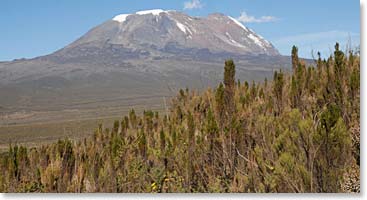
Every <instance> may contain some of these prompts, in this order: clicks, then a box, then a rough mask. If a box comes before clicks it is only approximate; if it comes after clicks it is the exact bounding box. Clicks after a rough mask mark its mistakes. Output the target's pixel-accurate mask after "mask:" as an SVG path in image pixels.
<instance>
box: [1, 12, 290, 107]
mask: <svg viewBox="0 0 367 200" xmlns="http://www.w3.org/2000/svg"><path fill="white" fill-rule="evenodd" d="M227 58H233V59H234V60H235V61H236V63H238V73H237V74H238V77H237V78H239V79H242V80H244V79H245V80H263V78H264V77H269V76H271V75H272V71H273V70H274V69H277V68H280V67H281V68H285V69H288V68H289V58H288V57H283V56H280V55H279V53H278V51H277V50H276V49H275V48H274V47H273V45H272V44H271V43H270V42H268V41H266V40H265V39H263V38H262V37H261V36H259V35H257V34H256V33H255V32H254V31H252V30H250V29H249V28H247V27H245V26H244V25H242V24H241V23H239V22H238V21H236V20H235V19H233V18H231V17H229V16H225V15H223V14H219V13H214V14H210V15H208V16H207V17H192V16H189V15H186V14H184V13H181V12H177V11H164V10H159V9H158V10H148V11H139V12H136V13H135V14H122V15H117V16H115V17H113V18H112V19H110V20H107V21H106V22H104V23H102V24H101V25H98V26H96V27H94V28H93V29H91V30H90V31H88V32H87V33H86V34H85V35H83V36H82V37H80V38H79V39H77V40H76V41H75V42H73V43H71V44H69V45H67V46H66V47H64V48H62V49H60V50H58V51H56V52H54V53H52V54H50V55H45V56H40V57H37V58H33V59H24V60H16V61H12V62H2V63H0V92H1V93H5V94H7V97H6V98H1V99H0V106H1V107H0V112H5V113H8V112H13V111H19V110H35V109H36V110H49V109H52V110H59V109H70V108H75V109H81V108H85V107H87V108H88V109H95V108H96V107H99V106H100V104H98V103H92V104H85V102H86V101H87V102H114V103H113V105H115V104H117V100H116V99H119V100H118V101H119V102H120V101H121V98H122V97H123V98H125V97H126V98H129V99H131V98H132V99H133V98H142V97H151V96H159V98H158V99H156V100H155V101H152V102H154V104H162V99H161V97H162V96H170V95H172V94H174V92H175V91H177V89H179V88H184V87H190V88H197V89H201V88H205V87H207V86H213V85H215V84H217V83H218V80H220V79H221V75H220V71H221V70H222V64H223V62H224V60H225V59H227ZM102 97H103V98H102ZM106 97H108V99H106ZM152 102H151V101H147V102H140V103H138V104H140V105H141V104H142V105H147V106H149V105H151V104H152ZM120 104H123V105H127V104H129V105H130V106H131V100H130V101H129V103H127V102H120ZM120 104H119V105H120ZM104 105H106V106H112V104H111V103H104ZM134 105H135V104H134Z"/></svg>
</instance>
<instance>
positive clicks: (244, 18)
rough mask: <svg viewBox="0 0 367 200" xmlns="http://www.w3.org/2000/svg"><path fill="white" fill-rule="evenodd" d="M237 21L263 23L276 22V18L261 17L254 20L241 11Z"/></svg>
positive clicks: (253, 17)
mask: <svg viewBox="0 0 367 200" xmlns="http://www.w3.org/2000/svg"><path fill="white" fill-rule="evenodd" d="M237 20H238V21H240V22H243V23H264V22H274V21H277V20H278V18H276V17H274V16H261V17H259V18H256V17H255V16H251V15H248V14H247V13H246V12H244V11H243V12H242V13H241V16H239V17H238V18H237Z"/></svg>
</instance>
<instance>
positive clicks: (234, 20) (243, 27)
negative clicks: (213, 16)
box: [228, 16, 248, 31]
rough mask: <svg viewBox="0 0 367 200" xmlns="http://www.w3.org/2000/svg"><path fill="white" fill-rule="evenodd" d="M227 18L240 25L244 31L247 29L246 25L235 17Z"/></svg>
mask: <svg viewBox="0 0 367 200" xmlns="http://www.w3.org/2000/svg"><path fill="white" fill-rule="evenodd" d="M228 17H229V19H231V20H232V21H233V22H234V23H236V24H237V25H238V26H240V27H241V28H242V29H244V30H245V31H248V29H247V28H246V26H244V25H243V24H242V23H241V22H239V21H237V20H236V19H235V18H233V17H231V16H228Z"/></svg>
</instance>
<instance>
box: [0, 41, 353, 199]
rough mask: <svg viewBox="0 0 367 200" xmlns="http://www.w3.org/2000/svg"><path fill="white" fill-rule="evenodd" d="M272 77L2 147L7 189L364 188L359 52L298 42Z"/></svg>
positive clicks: (231, 79) (227, 80)
mask: <svg viewBox="0 0 367 200" xmlns="http://www.w3.org/2000/svg"><path fill="white" fill-rule="evenodd" d="M292 66H293V69H292V73H291V74H287V73H284V72H282V71H279V72H274V78H273V81H267V80H265V81H264V82H263V83H255V82H252V83H251V84H249V83H247V82H244V83H241V82H240V81H235V65H234V63H233V61H232V60H227V61H226V62H225V67H224V79H223V83H220V84H219V86H218V87H217V88H216V89H214V90H212V89H208V90H207V91H205V92H203V93H202V94H198V93H197V92H195V91H189V90H188V89H186V90H185V91H184V90H180V92H179V94H178V95H177V97H175V98H174V99H172V103H171V107H170V111H167V112H165V113H164V115H163V116H161V115H162V113H161V114H159V113H158V112H153V111H150V110H149V111H144V113H143V115H142V116H138V115H137V114H136V113H135V111H134V110H131V112H130V113H129V116H124V117H123V118H122V119H121V120H118V121H115V123H114V126H113V128H112V130H109V129H103V127H102V125H100V126H99V128H98V129H97V130H96V131H95V133H94V135H93V137H91V138H86V139H84V140H81V141H78V142H76V141H71V140H68V139H65V140H60V141H59V142H57V143H54V144H51V145H46V146H42V147H37V148H26V147H23V146H17V145H10V147H9V150H8V152H6V153H3V154H2V155H1V156H0V161H1V162H0V169H1V171H2V173H0V191H1V192H359V175H360V172H359V170H360V153H359V151H360V146H359V139H360V128H359V127H360V98H359V93H360V81H359V78H360V76H359V74H360V60H359V53H353V52H348V53H347V54H345V53H343V52H342V51H340V50H339V45H338V44H336V46H335V51H334V55H333V56H331V57H329V58H328V59H327V60H322V59H321V58H320V55H319V58H318V59H317V60H315V64H314V66H312V65H311V66H306V64H305V62H303V61H302V60H300V59H298V55H297V48H296V47H293V49H292Z"/></svg>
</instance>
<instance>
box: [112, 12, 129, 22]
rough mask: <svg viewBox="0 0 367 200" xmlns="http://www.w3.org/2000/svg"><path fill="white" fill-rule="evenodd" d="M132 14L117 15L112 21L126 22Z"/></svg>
mask: <svg viewBox="0 0 367 200" xmlns="http://www.w3.org/2000/svg"><path fill="white" fill-rule="evenodd" d="M129 15H130V14H121V15H116V16H115V17H114V18H112V20H114V21H117V22H120V23H123V22H124V21H126V18H127V16H129Z"/></svg>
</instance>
